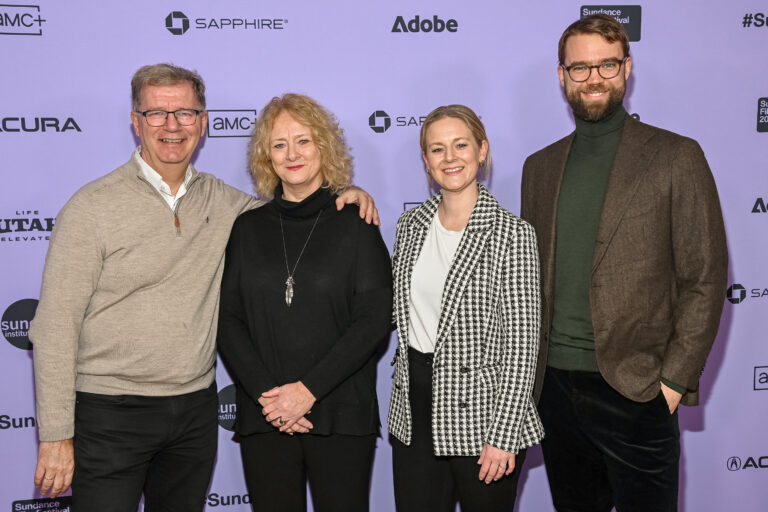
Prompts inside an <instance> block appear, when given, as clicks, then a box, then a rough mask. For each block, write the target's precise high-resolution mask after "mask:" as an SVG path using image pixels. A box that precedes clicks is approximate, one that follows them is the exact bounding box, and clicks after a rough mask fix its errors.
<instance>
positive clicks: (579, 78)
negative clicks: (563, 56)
mask: <svg viewBox="0 0 768 512" xmlns="http://www.w3.org/2000/svg"><path fill="white" fill-rule="evenodd" d="M627 58H628V57H624V58H623V59H621V60H619V59H605V60H604V61H603V62H601V63H600V64H595V65H594V66H588V65H587V64H571V65H570V66H564V65H562V64H560V67H561V68H563V69H564V70H565V71H566V72H567V73H568V76H569V77H571V80H573V81H574V82H586V81H587V80H589V77H590V76H592V70H593V69H597V74H598V75H600V76H601V77H602V78H604V79H605V80H610V79H611V78H615V77H616V76H617V75H618V74H619V72H620V71H621V65H622V64H624V63H625V62H627Z"/></svg>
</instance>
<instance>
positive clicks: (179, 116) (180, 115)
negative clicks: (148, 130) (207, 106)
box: [136, 108, 203, 126]
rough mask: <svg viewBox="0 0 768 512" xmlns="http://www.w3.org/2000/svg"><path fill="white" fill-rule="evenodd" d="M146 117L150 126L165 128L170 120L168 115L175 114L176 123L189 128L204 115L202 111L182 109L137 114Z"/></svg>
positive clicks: (147, 111)
mask: <svg viewBox="0 0 768 512" xmlns="http://www.w3.org/2000/svg"><path fill="white" fill-rule="evenodd" d="M136 113H137V114H141V115H142V116H144V119H146V120H147V124H148V125H149V126H163V125H164V124H165V123H166V121H167V120H168V114H173V117H175V118H176V122H177V123H179V124H180V125H183V126H189V125H192V124H195V121H197V116H199V115H200V114H202V113H203V111H202V110H194V109H191V108H180V109H179V110H173V111H170V110H145V111H144V112H138V111H137V112H136Z"/></svg>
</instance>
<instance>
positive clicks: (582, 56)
mask: <svg viewBox="0 0 768 512" xmlns="http://www.w3.org/2000/svg"><path fill="white" fill-rule="evenodd" d="M614 57H615V58H618V59H621V58H623V57H624V53H623V49H622V46H621V43H620V42H619V41H613V42H610V41H608V40H607V39H606V38H604V37H603V36H601V35H599V34H574V35H572V36H571V37H569V38H568V39H567V40H566V42H565V60H567V61H571V62H573V61H584V62H586V61H601V60H603V59H610V58H614Z"/></svg>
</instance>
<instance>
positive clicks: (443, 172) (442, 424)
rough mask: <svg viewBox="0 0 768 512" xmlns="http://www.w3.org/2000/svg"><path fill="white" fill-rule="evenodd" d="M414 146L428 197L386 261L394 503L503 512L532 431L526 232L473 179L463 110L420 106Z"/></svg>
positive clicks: (533, 253) (471, 140)
mask: <svg viewBox="0 0 768 512" xmlns="http://www.w3.org/2000/svg"><path fill="white" fill-rule="evenodd" d="M421 148H422V156H423V159H424V163H425V165H426V169H427V174H428V175H429V177H430V178H431V179H432V180H434V181H435V182H436V184H437V185H438V186H439V187H440V192H438V193H437V194H436V195H435V196H433V197H432V198H431V199H430V200H428V201H427V202H425V203H423V204H422V205H421V206H419V207H418V208H414V209H412V210H409V211H407V212H405V213H404V214H403V215H402V216H401V217H400V220H399V221H398V224H397V240H396V242H395V250H394V255H393V257H392V266H393V279H394V294H395V297H394V313H393V315H394V320H395V322H396V324H397V329H398V339H399V342H398V347H397V353H396V355H395V361H394V362H395V363H397V364H396V367H395V372H394V382H393V386H392V398H391V401H390V407H389V420H388V426H389V431H390V433H391V434H392V438H393V439H392V460H393V470H394V482H395V502H396V506H397V510H398V511H399V512H409V511H425V510H429V511H448V510H453V508H452V507H454V506H455V501H456V498H457V497H458V500H459V503H460V504H461V508H462V511H464V512H467V511H473V510H477V511H480V510H482V511H483V512H493V511H496V510H498V511H511V510H512V508H513V506H514V502H515V498H516V495H517V479H518V476H519V468H520V466H521V465H522V462H523V458H524V456H525V449H526V448H527V447H529V446H531V445H533V444H536V443H538V442H539V441H540V440H541V438H542V436H543V430H542V427H541V422H540V421H539V417H538V415H537V413H536V408H535V405H534V403H533V399H532V397H531V394H532V388H533V381H534V372H535V364H536V355H537V353H538V332H539V262H538V254H537V250H536V237H535V234H534V231H533V228H532V227H531V226H530V225H529V224H527V223H526V222H524V221H523V220H521V219H519V218H518V217H516V216H514V215H512V214H511V213H509V212H508V211H506V210H504V209H503V208H501V207H500V206H499V203H498V202H497V201H496V199H494V197H493V196H492V195H491V194H490V193H489V192H488V190H487V189H486V188H485V187H484V186H483V185H481V184H479V183H478V182H477V173H478V169H479V168H481V167H485V168H487V167H489V164H490V154H489V146H488V141H487V137H486V134H485V128H484V127H483V124H482V122H481V121H480V119H479V118H478V117H477V115H476V114H475V113H474V112H473V111H472V110H471V109H469V108H467V107H465V106H463V105H449V106H444V107H439V108H438V109H436V110H434V111H433V112H431V113H430V114H429V116H427V119H426V120H425V122H424V124H423V125H422V128H421ZM489 484H490V485H489Z"/></svg>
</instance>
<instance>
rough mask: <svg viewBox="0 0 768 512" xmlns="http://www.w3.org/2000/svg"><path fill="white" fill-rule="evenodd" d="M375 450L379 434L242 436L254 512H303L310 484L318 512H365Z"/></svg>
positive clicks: (313, 501) (244, 462) (241, 445)
mask: <svg viewBox="0 0 768 512" xmlns="http://www.w3.org/2000/svg"><path fill="white" fill-rule="evenodd" d="M375 449H376V435H375V434H370V435H365V436H347V435H341V434H331V435H328V436H320V435H312V434H294V435H293V436H291V435H288V434H282V433H280V432H278V431H275V432H269V433H266V434H252V435H250V436H243V437H241V438H240V453H241V454H242V456H243V469H244V470H245V482H246V485H247V486H248V494H249V495H250V497H251V507H253V510H255V511H258V512H304V511H305V510H307V480H309V490H310V492H311V494H312V505H313V509H314V510H315V511H316V512H366V511H367V510H368V501H369V498H368V495H369V491H370V484H371V471H372V467H373V452H374V450H375Z"/></svg>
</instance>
